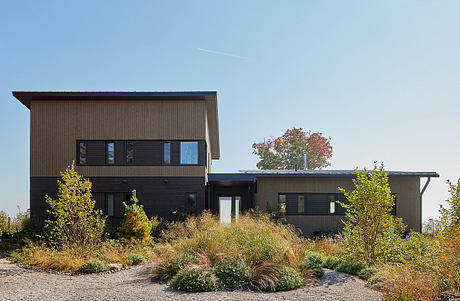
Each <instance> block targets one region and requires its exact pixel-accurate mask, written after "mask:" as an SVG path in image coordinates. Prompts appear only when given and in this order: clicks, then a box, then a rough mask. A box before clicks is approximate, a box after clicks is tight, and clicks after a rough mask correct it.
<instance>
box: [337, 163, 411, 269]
mask: <svg viewBox="0 0 460 301" xmlns="http://www.w3.org/2000/svg"><path fill="white" fill-rule="evenodd" d="M353 183H354V185H355V189H354V190H353V191H352V192H347V191H345V189H343V188H340V190H341V191H342V192H343V193H344V194H345V197H346V199H347V200H348V202H339V203H340V205H342V207H344V208H346V220H345V221H344V224H345V227H344V235H345V241H344V245H345V252H346V255H347V256H348V258H349V259H350V258H353V259H354V260H357V261H363V262H365V263H367V264H368V265H372V264H375V263H377V262H386V261H388V259H389V258H388V257H389V252H391V243H392V241H393V240H394V238H395V237H397V236H398V233H399V232H400V231H401V230H402V229H403V227H402V222H401V221H400V219H397V218H396V217H394V216H393V215H391V208H392V207H393V206H394V196H392V195H391V190H390V185H389V184H388V175H387V173H385V172H384V169H383V165H382V166H381V167H380V168H378V169H377V167H374V169H373V170H372V171H370V172H368V171H366V170H364V171H363V172H360V171H359V170H357V171H356V179H353Z"/></svg>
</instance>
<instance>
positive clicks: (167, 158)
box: [163, 142, 171, 165]
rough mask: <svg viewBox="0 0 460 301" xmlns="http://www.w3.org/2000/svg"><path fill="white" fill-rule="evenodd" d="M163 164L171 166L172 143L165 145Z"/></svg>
mask: <svg viewBox="0 0 460 301" xmlns="http://www.w3.org/2000/svg"><path fill="white" fill-rule="evenodd" d="M163 164H165V165H169V164H171V143H170V142H165V143H163Z"/></svg>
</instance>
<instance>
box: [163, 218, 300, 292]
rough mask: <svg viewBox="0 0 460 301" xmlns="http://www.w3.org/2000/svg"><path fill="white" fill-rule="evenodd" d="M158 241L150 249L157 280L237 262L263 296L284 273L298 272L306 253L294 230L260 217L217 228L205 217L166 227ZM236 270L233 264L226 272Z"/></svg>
mask: <svg viewBox="0 0 460 301" xmlns="http://www.w3.org/2000/svg"><path fill="white" fill-rule="evenodd" d="M163 238H164V243H163V244H161V246H157V247H155V252H156V253H157V256H158V257H160V258H162V259H161V260H160V262H159V264H158V266H157V269H156V275H157V276H158V277H159V278H161V279H163V280H165V279H171V278H174V277H175V275H176V274H177V273H178V272H179V271H181V270H183V269H189V267H190V266H206V267H210V268H211V269H215V267H217V266H219V263H221V262H222V261H227V262H241V261H242V262H244V264H245V265H247V267H248V268H249V270H250V283H251V285H252V286H254V287H256V288H259V289H262V290H275V288H276V284H277V281H278V278H279V277H280V276H282V275H281V274H282V273H281V271H286V269H284V268H285V267H290V268H292V269H294V270H295V271H300V269H299V264H300V263H301V262H302V260H304V257H305V250H306V248H307V242H306V241H305V240H304V239H302V238H300V237H299V236H298V235H297V234H296V232H295V230H294V228H293V227H291V226H287V225H283V224H279V223H276V222H273V221H271V220H270V218H269V216H268V215H265V214H258V215H257V216H254V215H251V214H243V215H242V216H240V218H239V220H238V222H233V223H232V224H231V225H229V226H222V225H221V224H220V222H219V220H218V218H217V217H216V216H214V215H212V214H210V213H209V212H204V213H203V214H201V215H200V216H199V217H189V218H188V219H187V220H186V221H184V222H176V223H171V224H170V225H169V227H168V230H166V231H164V232H163ZM239 268H241V267H237V265H236V264H235V266H234V267H228V269H227V270H229V271H230V270H232V269H234V270H235V271H236V270H237V269H239ZM195 270H196V269H195ZM206 270H208V268H207V269H206ZM182 274H183V273H182ZM182 274H181V277H183V276H184V275H182ZM283 275H284V274H283ZM226 277H227V276H226ZM228 277H232V276H231V275H228ZM284 278H289V277H286V276H284ZM284 278H283V279H284ZM291 278H292V279H293V280H297V279H294V278H295V277H290V278H289V279H291ZM173 281H174V280H173Z"/></svg>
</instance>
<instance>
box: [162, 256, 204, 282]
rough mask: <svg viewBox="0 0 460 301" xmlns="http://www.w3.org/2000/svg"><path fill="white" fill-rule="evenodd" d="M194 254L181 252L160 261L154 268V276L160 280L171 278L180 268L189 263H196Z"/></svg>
mask: <svg viewBox="0 0 460 301" xmlns="http://www.w3.org/2000/svg"><path fill="white" fill-rule="evenodd" d="M196 261H197V258H196V256H193V255H190V254H183V255H180V256H177V257H172V258H169V259H166V260H163V261H161V262H160V263H159V264H158V265H157V267H156V268H155V273H156V276H157V277H158V278H159V279H161V280H169V279H172V278H173V277H174V276H175V275H176V274H177V273H178V272H179V271H180V270H182V269H184V268H185V267H186V266H187V265H189V264H191V263H196Z"/></svg>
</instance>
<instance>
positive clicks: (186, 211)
mask: <svg viewBox="0 0 460 301" xmlns="http://www.w3.org/2000/svg"><path fill="white" fill-rule="evenodd" d="M172 215H173V219H174V220H175V221H178V222H184V221H186V220H187V219H188V218H189V217H192V216H194V215H195V208H193V207H192V206H185V207H184V208H180V209H175V210H173V211H172Z"/></svg>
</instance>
